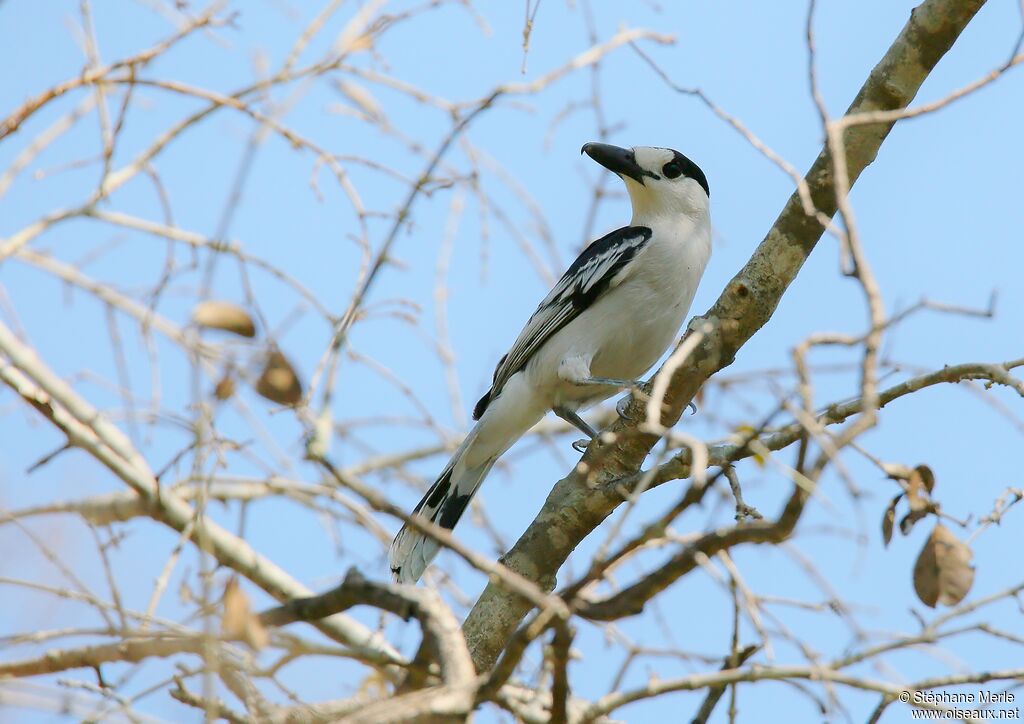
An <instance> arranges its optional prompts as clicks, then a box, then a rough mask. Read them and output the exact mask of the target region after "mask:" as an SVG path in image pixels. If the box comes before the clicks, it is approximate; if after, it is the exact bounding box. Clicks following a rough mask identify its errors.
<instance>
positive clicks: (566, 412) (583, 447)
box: [551, 407, 597, 453]
mask: <svg viewBox="0 0 1024 724" xmlns="http://www.w3.org/2000/svg"><path fill="white" fill-rule="evenodd" d="M551 411H552V412H554V413H555V414H556V415H558V416H559V417H560V418H562V419H563V420H565V421H566V422H568V423H569V424H570V425H572V426H573V427H575V428H576V429H577V430H579V431H580V432H582V433H583V434H584V435H586V436H587V438H588V439H586V440H576V441H575V442H573V444H572V449H573V450H575V451H576V452H579V453H582V452H586V451H587V446H588V445H590V441H591V440H593V439H594V438H595V437H597V430H595V429H594V428H593V427H591V426H590V424H589V423H588V422H587V421H586V420H584V419H583V418H582V417H580V416H579V415H577V414H576V413H575V412H574V411H573V410H570V409H569V408H567V407H554V408H552V409H551Z"/></svg>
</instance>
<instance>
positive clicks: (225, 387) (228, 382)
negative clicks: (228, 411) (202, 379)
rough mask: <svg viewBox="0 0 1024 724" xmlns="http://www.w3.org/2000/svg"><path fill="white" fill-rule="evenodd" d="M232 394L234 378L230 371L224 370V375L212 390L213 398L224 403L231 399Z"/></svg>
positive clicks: (233, 391)
mask: <svg viewBox="0 0 1024 724" xmlns="http://www.w3.org/2000/svg"><path fill="white" fill-rule="evenodd" d="M234 394H235V377H234V375H233V374H232V372H231V370H230V369H227V370H224V375H223V376H222V377H221V378H220V380H218V381H217V386H216V387H214V388H213V396H214V397H216V398H217V399H218V400H221V401H224V400H228V399H231V397H232V396H233V395H234Z"/></svg>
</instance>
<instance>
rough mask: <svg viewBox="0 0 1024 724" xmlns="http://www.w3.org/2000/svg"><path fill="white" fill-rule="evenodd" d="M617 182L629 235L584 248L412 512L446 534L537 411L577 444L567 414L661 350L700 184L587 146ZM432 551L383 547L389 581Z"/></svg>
mask: <svg viewBox="0 0 1024 724" xmlns="http://www.w3.org/2000/svg"><path fill="white" fill-rule="evenodd" d="M582 152H583V153H586V154H587V155H588V156H590V157H591V158H592V159H594V160H595V161H597V162H598V163H599V164H601V165H602V166H604V167H605V168H606V169H608V170H609V171H612V172H614V173H616V174H618V176H619V177H620V178H621V179H622V180H623V182H625V184H626V189H627V191H628V192H629V199H630V201H631V203H632V206H633V218H632V220H631V221H630V223H629V226H624V227H622V228H621V229H618V230H616V231H613V232H611V233H610V234H608V235H607V236H603V237H601V238H600V239H598V240H597V241H595V242H593V243H592V244H590V245H589V246H588V247H587V248H586V249H584V250H583V253H581V254H580V256H579V258H577V259H576V261H574V262H573V263H572V265H571V266H570V267H569V269H568V270H567V271H566V272H565V274H563V275H562V278H561V279H559V280H558V283H557V284H555V287H554V288H553V289H552V290H551V291H550V292H549V293H548V295H547V296H546V297H544V300H543V301H542V302H541V303H540V306H538V307H537V311H535V312H534V313H533V316H531V317H530V319H529V321H527V323H526V326H525V327H524V328H523V331H522V332H520V333H519V337H518V339H516V341H515V343H514V344H513V345H512V348H511V349H510V350H509V352H508V354H506V355H505V356H504V357H502V358H501V361H500V362H498V367H497V369H495V370H494V381H493V382H492V383H491V389H490V390H488V391H487V394H485V395H484V396H483V397H482V398H481V399H480V401H479V402H478V403H477V404H476V407H475V408H474V410H473V419H474V420H477V421H478V422H477V423H476V425H475V426H474V427H473V429H472V430H470V432H469V434H468V435H466V439H465V440H464V441H463V442H462V444H461V445H459V448H458V450H456V451H455V454H454V455H453V456H452V458H451V460H449V461H448V464H447V465H446V466H445V468H444V470H443V471H441V474H440V476H438V478H437V481H436V482H435V483H434V484H433V485H432V486H431V487H430V490H428V491H427V494H426V495H424V496H423V499H422V500H421V501H420V502H419V504H418V505H417V506H416V508H415V509H414V510H413V515H416V516H422V517H424V518H427V519H429V520H431V521H433V522H434V523H437V524H438V525H440V526H442V527H444V528H447V529H449V530H451V529H452V528H454V527H455V524H456V523H457V522H458V521H459V518H460V517H461V516H462V513H463V512H464V511H465V509H466V506H467V505H468V504H469V501H470V499H471V498H472V497H473V495H474V494H475V493H476V491H477V490H478V489H479V487H480V483H481V482H483V479H484V477H486V475H487V473H488V472H489V471H490V469H491V466H493V465H494V462H495V461H496V460H497V459H498V458H499V457H500V456H501V455H502V454H503V453H504V452H505V451H506V450H508V449H509V448H510V447H511V446H512V444H513V443H515V441H516V440H518V439H519V438H520V437H521V436H522V435H523V434H524V433H526V431H527V430H529V429H530V428H531V427H533V426H534V425H535V424H536V423H537V422H538V421H539V420H540V419H541V418H542V417H543V416H544V415H545V414H546V413H547V412H548V411H549V410H551V411H553V412H554V413H555V414H556V415H558V416H559V417H561V418H562V419H564V420H566V421H567V422H570V423H572V424H573V425H574V426H576V427H577V428H579V429H580V430H581V431H582V432H583V433H584V434H586V435H587V436H588V437H590V438H593V437H594V436H595V435H596V432H595V431H594V429H593V428H591V426H590V425H588V424H587V423H586V422H585V421H584V420H583V419H582V418H581V417H580V416H579V411H580V410H581V409H583V408H585V407H587V406H589V405H592V404H594V403H596V402H599V401H601V400H604V399H607V398H608V397H611V396H612V395H614V394H615V393H616V392H618V391H620V390H623V389H627V388H633V387H636V386H637V385H638V384H639V383H638V382H637V379H638V378H639V377H640V376H641V375H643V374H644V373H645V372H646V371H647V370H648V369H650V367H651V366H652V365H653V364H654V363H655V362H657V361H658V359H659V358H660V357H661V356H662V354H664V353H665V351H666V350H667V349H668V347H669V345H671V344H672V342H673V340H674V339H675V337H676V334H677V333H678V332H679V328H680V327H681V326H682V323H683V320H684V319H685V318H686V315H687V312H688V311H689V308H690V303H691V302H692V301H693V295H694V293H695V292H696V291H697V285H698V283H699V282H700V278H701V275H702V274H703V273H704V267H705V266H706V265H707V262H708V258H709V257H710V255H711V216H710V212H709V196H710V191H709V189H708V182H707V178H706V177H705V176H704V172H703V171H701V170H700V168H699V167H698V166H697V164H695V163H694V162H693V161H691V160H690V159H688V158H687V157H686V156H684V155H683V154H681V153H679V152H678V151H673V150H672V149H669V148H651V147H644V146H637V147H636V148H633V149H625V148H618V147H617V146H611V145H608V144H604V143H588V144H586V145H585V146H584V147H583V149H582ZM439 548H440V546H439V544H438V543H437V542H436V541H434V540H433V539H431V538H429V537H427V536H424V535H423V534H421V533H420V532H418V531H417V530H415V529H414V528H410V527H409V526H408V525H405V526H403V527H402V530H400V531H399V532H398V535H397V536H396V537H395V540H394V542H393V543H392V544H391V551H390V556H389V559H390V565H391V571H392V573H393V574H394V577H395V579H396V580H397V581H399V582H401V583H414V582H416V581H417V580H419V578H420V576H422V575H423V572H424V571H425V570H426V568H427V566H428V565H430V562H431V560H433V558H434V556H435V555H437V552H438V550H439Z"/></svg>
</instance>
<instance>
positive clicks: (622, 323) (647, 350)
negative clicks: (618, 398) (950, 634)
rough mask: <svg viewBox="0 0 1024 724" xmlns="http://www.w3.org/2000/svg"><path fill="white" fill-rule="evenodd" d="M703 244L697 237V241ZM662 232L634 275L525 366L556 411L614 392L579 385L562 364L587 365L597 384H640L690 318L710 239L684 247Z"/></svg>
mask: <svg viewBox="0 0 1024 724" xmlns="http://www.w3.org/2000/svg"><path fill="white" fill-rule="evenodd" d="M695 237H698V238H695ZM673 243H674V242H673V241H672V240H671V237H668V241H662V242H661V243H658V237H657V232H656V236H655V238H652V240H651V244H650V245H648V247H647V248H645V249H644V250H643V252H641V253H642V254H643V255H645V257H646V258H645V259H643V260H642V261H641V260H639V259H637V260H635V261H640V262H641V263H639V264H637V266H636V267H635V269H636V270H637V271H636V272H635V273H633V274H632V275H630V276H628V277H626V278H624V279H623V280H622V281H621V282H620V283H619V284H618V285H617V286H615V287H614V288H613V289H611V290H610V291H609V292H608V293H606V294H605V295H604V296H602V298H601V299H599V300H598V301H597V302H596V303H595V304H594V305H593V306H592V307H590V308H588V309H586V310H585V311H584V312H583V313H582V314H580V316H579V317H577V318H576V319H574V320H573V321H572V322H570V324H569V325H568V326H567V327H565V328H563V329H562V330H560V331H558V332H557V333H556V334H555V335H554V336H552V337H551V339H549V340H548V341H547V342H546V343H545V344H544V346H543V347H542V348H541V349H540V350H538V352H537V353H536V354H535V355H534V357H533V359H532V360H531V361H530V363H529V364H528V365H527V367H526V370H525V372H526V381H527V383H528V384H529V385H530V387H532V388H533V389H534V390H535V392H536V394H537V395H538V396H539V397H541V398H543V399H545V400H547V401H548V402H549V403H550V406H551V407H554V406H557V405H563V404H565V405H566V406H568V407H571V408H574V407H582V406H585V405H589V404H593V403H595V402H599V401H601V400H604V399H607V398H608V397H611V396H612V395H614V394H616V393H617V392H618V391H619V389H618V388H616V387H606V386H596V385H575V384H572V383H570V382H567V381H565V380H563V379H561V378H560V377H559V376H558V369H559V364H560V363H561V361H562V360H567V359H573V358H582V359H583V360H586V361H587V362H588V363H589V367H590V374H591V375H593V376H597V377H613V378H617V379H629V380H633V379H638V378H640V377H641V376H642V375H643V374H644V373H645V372H647V370H649V369H650V368H651V366H652V365H653V364H654V363H655V362H657V361H658V359H659V358H660V357H661V356H662V355H663V354H664V353H665V351H666V350H667V349H668V348H669V346H670V345H671V344H672V342H673V341H674V340H675V338H676V335H677V334H678V332H679V329H680V327H681V326H682V324H683V322H684V321H685V319H686V315H687V314H688V313H689V310H690V304H691V302H692V301H693V296H694V294H695V292H696V291H697V284H698V283H699V282H700V278H701V275H702V274H703V272H704V267H705V265H706V264H707V260H708V256H709V252H710V239H709V238H703V235H699V234H695V235H694V236H691V237H690V238H689V239H688V240H687V243H686V245H685V247H684V248H682V249H680V248H679V247H678V246H675V247H674V246H673Z"/></svg>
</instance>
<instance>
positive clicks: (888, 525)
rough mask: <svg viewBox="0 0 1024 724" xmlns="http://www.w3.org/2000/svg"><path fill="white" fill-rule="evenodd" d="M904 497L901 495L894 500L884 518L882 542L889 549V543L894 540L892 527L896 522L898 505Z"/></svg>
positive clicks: (886, 510)
mask: <svg viewBox="0 0 1024 724" xmlns="http://www.w3.org/2000/svg"><path fill="white" fill-rule="evenodd" d="M902 497H903V493H900V494H899V495H897V496H896V497H895V498H893V499H892V502H891V503H889V507H888V508H886V509H885V515H884V516H882V542H883V543H884V544H885V547H886V548H888V547H889V542H890V541H891V540H892V526H893V524H894V523H895V522H896V504H897V503H898V502H900V498H902Z"/></svg>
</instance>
